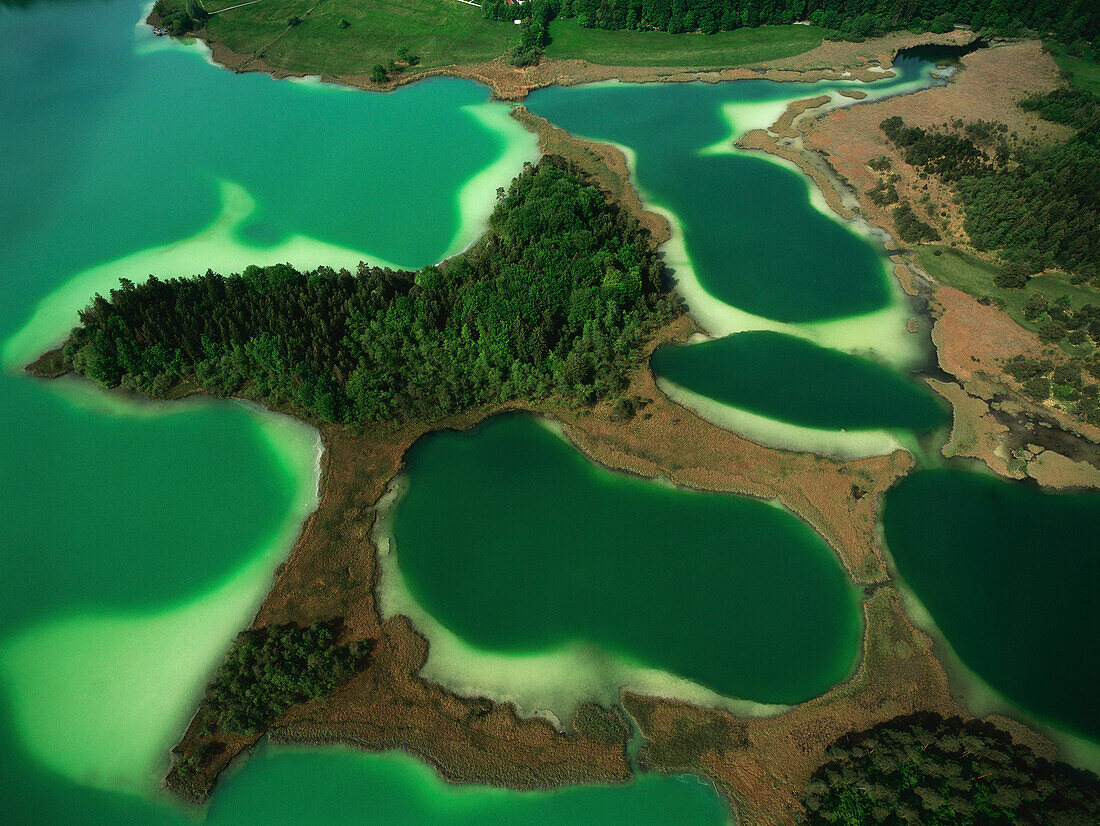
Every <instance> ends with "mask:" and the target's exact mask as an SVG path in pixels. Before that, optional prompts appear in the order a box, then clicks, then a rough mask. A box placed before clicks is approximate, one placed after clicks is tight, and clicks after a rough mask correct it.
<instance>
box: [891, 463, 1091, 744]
mask: <svg viewBox="0 0 1100 826" xmlns="http://www.w3.org/2000/svg"><path fill="white" fill-rule="evenodd" d="M883 521H884V524H885V529H886V541H887V543H888V545H889V547H890V552H891V553H892V554H893V557H894V560H895V561H896V563H897V567H898V571H899V572H900V573H901V575H902V577H903V578H904V579H905V582H906V583H908V585H909V586H910V587H912V589H913V591H914V592H915V593H916V595H917V597H918V598H919V599H920V600H921V602H922V603H924V605H925V607H926V608H927V609H928V610H929V612H930V613H931V614H932V616H933V617H934V618H935V620H936V623H937V625H938V626H939V627H940V628H941V629H942V631H943V634H944V636H945V637H946V638H947V640H948V641H949V642H950V643H951V646H952V647H953V648H954V649H955V652H956V653H957V654H958V655H959V657H960V658H961V659H962V661H963V662H964V663H965V664H966V665H967V666H968V667H970V668H971V669H973V670H974V671H976V672H977V673H978V674H979V675H980V676H981V677H982V678H983V679H985V680H986V681H988V682H989V683H990V685H992V686H993V687H994V688H995V689H997V690H998V691H1000V692H1002V693H1003V694H1005V695H1006V696H1007V697H1009V698H1011V699H1012V700H1015V701H1016V702H1019V703H1020V704H1021V705H1022V706H1024V707H1025V708H1027V709H1029V710H1030V711H1032V712H1033V713H1035V714H1037V715H1039V716H1040V717H1042V718H1045V719H1048V720H1050V721H1052V722H1055V723H1058V724H1061V725H1063V726H1068V727H1069V728H1071V729H1074V730H1076V731H1078V732H1080V733H1082V734H1084V735H1086V736H1088V737H1091V738H1093V739H1096V738H1097V737H1098V736H1100V708H1098V706H1097V703H1096V687H1097V685H1098V684H1100V657H1098V656H1097V652H1098V651H1100V600H1097V598H1096V589H1097V583H1100V532H1098V531H1097V527H1098V526H1100V496H1097V495H1095V494H1088V495H1073V494H1052V493H1042V492H1039V491H1037V490H1031V489H1027V488H1023V487H1020V486H1019V485H1010V484H1007V483H1005V482H1002V481H999V480H997V479H994V478H992V477H990V476H988V475H985V474H977V473H969V472H965V471H959V470H922V471H918V472H916V473H914V474H912V475H911V476H909V477H908V478H906V479H905V480H903V481H902V482H901V483H900V484H899V485H898V486H897V487H896V488H894V489H893V490H892V491H891V492H890V493H889V495H888V496H887V498H886V506H885V511H884V513H883Z"/></svg>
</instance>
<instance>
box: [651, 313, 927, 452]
mask: <svg viewBox="0 0 1100 826" xmlns="http://www.w3.org/2000/svg"><path fill="white" fill-rule="evenodd" d="M650 363H651V365H652V367H653V370H654V372H656V373H657V374H658V375H660V376H662V377H664V378H666V379H668V380H669V381H672V382H675V383H676V384H678V385H681V386H684V387H690V388H691V389H692V390H693V391H694V392H696V393H701V394H702V395H704V396H706V397H708V398H710V399H714V400H716V401H719V402H723V403H725V404H729V405H733V406H734V407H738V408H742V409H745V410H751V411H752V412H754V413H759V414H761V415H764V416H768V417H771V418H775V419H780V420H782V421H785V422H790V423H792V424H798V425H803V426H806V427H816V428H829V429H840V428H845V429H849V430H863V429H877V428H887V429H891V430H893V429H902V430H911V431H915V432H918V433H919V432H925V431H929V430H934V429H935V428H937V427H939V426H941V425H942V424H944V422H945V421H946V420H947V412H946V411H945V410H944V408H943V407H942V406H941V405H940V404H939V403H938V402H937V401H936V400H935V398H934V397H933V396H932V393H931V392H930V391H928V390H927V389H924V388H921V387H918V386H917V385H916V384H915V383H913V382H912V381H910V380H908V379H906V378H904V377H903V376H901V375H899V374H898V373H897V372H895V371H894V370H891V369H889V368H887V367H883V366H882V365H880V364H877V363H876V362H873V361H871V360H869V359H866V358H859V357H858V356H850V355H847V354H845V353H841V352H838V351H836V350H832V349H829V348H825V347H819V346H817V345H815V344H811V343H810V342H807V341H804V340H802V339H797V338H793V337H792V336H785V335H782V334H780V333H772V332H767V331H757V332H748V333H738V334H736V335H732V336H726V337H725V338H720V339H713V340H710V341H705V342H702V343H700V344H690V345H677V346H664V347H661V348H659V349H658V350H656V351H655V352H654V354H653V358H652V360H651V362H650Z"/></svg>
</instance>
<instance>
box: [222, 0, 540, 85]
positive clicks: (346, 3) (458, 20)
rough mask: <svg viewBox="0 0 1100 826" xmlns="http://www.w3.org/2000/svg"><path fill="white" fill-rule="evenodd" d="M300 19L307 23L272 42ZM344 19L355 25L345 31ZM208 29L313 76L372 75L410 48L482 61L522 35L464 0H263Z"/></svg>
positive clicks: (232, 44) (425, 63) (424, 61)
mask: <svg viewBox="0 0 1100 826" xmlns="http://www.w3.org/2000/svg"><path fill="white" fill-rule="evenodd" d="M234 2H235V0H217V3H215V0H205V5H206V7H207V8H208V9H214V8H224V7H228V6H232V5H234ZM315 4H316V8H315V9H314V10H313V12H312V13H310V14H309V15H307V14H306V12H307V11H308V9H310V7H312V6H314V5H315ZM295 16H297V17H301V18H302V22H301V23H300V24H298V25H297V26H295V27H293V28H292V29H290V31H288V32H287V33H286V34H285V35H284V36H283V37H281V38H279V40H278V41H277V42H275V43H274V44H273V45H271V46H270V47H268V44H269V43H271V41H272V40H274V39H275V38H276V37H278V35H279V34H280V33H282V32H284V31H285V30H286V28H287V20H288V19H289V18H291V17H295ZM341 20H347V21H348V23H349V24H350V25H349V26H348V27H347V28H345V29H341V28H340V27H339V25H338V24H339V23H340V21H341ZM207 30H208V31H209V32H210V34H211V36H212V37H213V38H214V39H216V40H219V41H221V42H222V43H224V44H225V45H226V46H228V47H229V48H230V49H232V50H233V51H235V52H239V53H241V54H252V53H254V52H256V51H257V50H259V49H264V48H265V47H266V49H265V53H264V55H263V60H264V62H266V63H267V64H268V65H270V66H274V67H276V68H280V69H288V70H291V71H296V72H303V73H306V74H323V73H328V74H342V75H357V74H368V73H369V72H370V70H371V67H372V66H374V65H375V64H377V63H381V64H383V65H386V64H387V63H389V61H390V60H392V59H395V57H396V54H397V49H398V48H400V47H402V46H404V47H406V48H407V49H408V50H409V51H410V52H412V53H413V54H415V55H419V57H420V64H419V65H420V66H421V67H423V68H432V67H436V66H447V65H450V64H454V63H460V64H461V63H480V62H483V61H488V60H493V59H494V58H497V57H500V56H501V55H502V54H505V53H506V52H508V51H509V50H510V49H511V48H512V46H513V45H515V43H516V42H517V41H518V39H519V33H518V31H517V30H518V26H515V25H513V24H512V23H500V22H497V21H493V20H486V19H484V18H483V17H482V16H481V9H477V8H474V7H473V6H468V5H466V4H465V3H459V2H457V0H341V2H336V0H321V2H320V3H317V0H263V1H262V2H260V3H255V4H253V5H250V6H245V7H243V8H240V9H233V10H232V11H227V12H225V13H223V14H216V15H213V16H212V17H211V18H210V20H209V22H208V23H207Z"/></svg>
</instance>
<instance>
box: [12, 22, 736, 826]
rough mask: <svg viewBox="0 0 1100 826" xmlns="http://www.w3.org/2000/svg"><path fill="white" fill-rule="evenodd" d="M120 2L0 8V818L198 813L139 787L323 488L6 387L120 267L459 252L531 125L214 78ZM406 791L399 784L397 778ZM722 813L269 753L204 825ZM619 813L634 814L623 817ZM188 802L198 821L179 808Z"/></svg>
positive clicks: (676, 798)
mask: <svg viewBox="0 0 1100 826" xmlns="http://www.w3.org/2000/svg"><path fill="white" fill-rule="evenodd" d="M141 14H142V10H141V8H140V7H139V6H138V5H137V4H136V3H133V2H105V3H89V4H80V3H73V4H68V3H63V4H48V3H47V4H35V5H32V6H30V7H28V8H25V9H24V8H8V7H4V8H0V42H3V43H4V46H3V48H0V73H3V76H4V77H5V79H6V82H5V83H4V84H3V85H2V86H0V111H3V112H4V117H5V127H6V128H5V129H4V130H0V151H2V152H3V153H4V157H5V158H7V162H6V163H4V164H3V165H2V166H0V187H2V189H3V191H4V193H5V197H4V198H3V199H0V261H2V270H0V340H2V341H3V347H4V359H5V370H4V371H3V372H0V385H2V386H0V423H2V424H3V436H2V442H0V448H2V450H3V451H4V453H5V455H6V457H7V463H6V465H5V468H6V469H7V472H6V473H5V474H4V475H3V481H2V482H0V484H2V485H3V491H2V492H3V497H2V504H0V509H2V515H0V523H2V524H3V525H4V531H2V532H0V559H2V560H3V568H2V572H3V576H2V577H0V580H2V582H0V595H2V596H0V688H2V691H0V703H2V705H0V708H2V709H3V713H2V715H0V764H2V765H3V766H4V770H3V772H2V773H0V811H2V812H3V813H4V819H5V821H6V822H10V823H19V824H23V823H27V824H32V823H33V824H38V823H51V824H54V823H56V824H64V823H74V824H75V823H82V824H83V823H103V824H121V823H127V824H130V823H150V824H154V823H155V824H161V823H192V822H195V818H196V816H197V813H194V812H187V813H184V812H181V811H180V810H179V809H178V808H177V807H176V806H175V804H173V803H172V802H171V801H167V800H164V799H162V798H161V797H160V796H159V795H158V793H157V792H156V788H157V781H158V779H159V775H160V774H161V773H162V772H163V770H164V768H165V761H166V759H167V748H168V746H169V745H170V744H171V743H172V742H173V739H174V738H175V737H176V736H177V735H178V733H179V731H181V730H182V728H183V726H184V724H185V723H186V717H187V715H188V713H189V712H190V710H191V709H192V708H193V704H194V702H195V698H196V696H197V693H198V692H199V691H201V686H202V683H203V681H204V679H205V676H206V674H207V673H208V672H209V670H210V669H211V668H212V667H213V666H214V665H215V664H216V662H217V660H218V658H219V656H220V653H221V651H222V650H224V647H225V645H226V644H227V643H228V640H229V639H230V638H231V637H232V636H233V635H234V634H235V633H236V631H237V630H238V629H239V628H240V627H241V626H242V625H244V624H246V623H247V621H248V618H249V616H250V615H251V613H252V611H253V610H254V609H255V605H256V603H257V601H258V600H259V599H260V598H262V596H263V594H264V593H265V592H266V590H267V589H268V587H269V585H270V576H271V571H272V569H273V568H274V567H275V565H276V564H277V562H278V561H279V559H280V558H281V557H282V556H283V555H285V553H286V550H287V548H288V547H289V544H290V542H291V541H292V539H293V536H294V534H295V533H296V531H297V528H298V525H299V524H300V522H301V519H302V518H303V517H304V515H305V514H306V512H307V511H308V509H309V508H310V507H312V503H313V501H314V483H315V468H314V463H315V459H316V449H317V445H316V436H315V434H313V433H311V432H310V431H308V429H306V428H302V427H298V426H296V425H293V424H292V423H289V422H285V421H280V420H277V419H271V418H269V417H260V416H259V415H258V414H257V413H256V412H255V411H253V410H251V409H249V408H247V407H245V406H243V405H238V404H231V403H221V402H212V401H209V400H207V401H202V402H184V403H179V404H172V405H153V404H149V403H147V402H142V401H140V400H136V399H135V400H127V399H125V398H124V397H122V396H120V395H118V394H115V395H113V396H109V397H108V396H106V395H104V394H103V393H101V392H99V391H98V390H96V389H95V388H92V387H91V386H89V385H87V384H86V383H83V382H79V381H76V380H63V381H60V382H53V383H49V382H39V381H34V380H30V379H27V378H24V377H22V376H20V375H19V371H20V368H21V367H22V365H23V363H25V361H26V360H27V359H29V358H32V357H33V356H35V355H37V353H38V352H39V351H40V350H41V349H42V348H44V347H45V346H48V345H49V344H50V343H51V342H53V341H56V340H57V339H58V338H59V337H61V336H63V335H64V334H65V332H66V331H67V329H68V327H69V326H71V325H72V324H73V323H75V321H76V311H77V310H78V309H79V307H80V306H81V305H82V304H83V303H84V302H85V301H87V299H88V298H89V297H90V295H91V293H92V292H94V291H95V290H106V289H109V288H110V286H111V285H112V284H114V283H117V279H118V278H119V277H120V276H127V277H131V278H143V277H144V276H145V275H147V274H149V273H150V272H156V273H157V274H158V275H161V276H168V275H186V274H190V273H192V272H196V271H201V270H203V269H205V268H206V267H207V266H212V267H214V268H216V269H220V270H221V271H229V270H230V269H233V268H237V269H239V268H240V267H243V266H244V265H245V264H247V263H250V262H252V261H257V262H264V261H270V262H274V261H279V260H290V261H292V262H293V263H296V264H299V265H301V266H308V265H313V264H318V263H336V264H342V265H346V266H354V264H355V263H356V262H357V261H358V260H360V259H361V258H364V257H366V258H369V259H370V260H373V261H379V262H383V263H386V262H389V263H393V264H396V265H406V266H420V265H423V264H426V263H431V262H433V261H436V260H439V259H440V258H442V257H444V256H446V255H449V254H451V253H453V252H455V251H457V250H458V249H461V248H462V247H463V246H464V245H465V244H467V243H469V242H470V241H471V240H473V238H474V237H475V236H476V234H477V233H478V232H479V226H480V225H481V223H482V222H483V220H484V217H485V215H487V213H488V210H489V209H491V207H492V205H493V200H494V199H493V193H494V192H495V189H496V187H497V186H500V185H503V184H505V183H507V181H508V180H509V179H510V178H511V177H512V175H514V173H515V171H516V170H517V169H518V168H519V167H520V165H521V164H522V162H523V160H525V159H528V158H531V157H533V153H534V141H533V138H531V137H530V136H528V135H527V134H526V133H525V132H523V131H522V130H521V129H520V128H519V127H518V126H517V125H515V124H514V123H512V122H511V121H509V120H508V118H507V111H506V109H505V108H504V107H502V106H496V105H489V104H488V103H487V99H488V92H487V91H486V90H485V89H484V88H482V87H478V86H476V85H474V84H471V83H466V82H462V81H451V80H441V81H432V82H428V83H423V84H418V85H417V86H414V87H409V88H408V89H406V90H402V91H401V92H400V93H398V94H394V95H385V96H374V95H362V94H357V93H353V92H350V91H347V90H340V89H333V88H324V87H319V86H310V85H304V84H297V83H290V82H275V81H273V80H271V79H270V78H267V77H264V76H260V75H242V76H237V75H233V74H231V73H229V72H225V71H224V70H221V69H218V68H215V67H213V66H209V65H207V64H205V62H204V60H203V58H202V56H201V53H200V52H199V51H198V50H197V49H186V48H181V47H179V46H176V45H173V44H169V43H166V42H163V41H156V40H154V39H153V38H152V37H151V36H150V35H149V34H148V32H147V30H145V29H144V28H138V29H135V23H136V22H137V21H138V20H139V18H140V16H141ZM395 792H396V793H395ZM576 811H593V812H606V817H607V818H609V819H613V818H614V817H622V818H627V819H630V818H632V817H633V816H634V815H636V814H637V813H638V812H640V811H645V812H647V813H648V814H649V815H652V816H659V815H660V813H665V814H666V815H667V817H668V822H670V823H672V822H697V823H716V822H722V820H723V819H724V807H723V805H722V803H721V802H720V800H719V798H718V797H717V796H716V795H715V794H714V793H713V791H712V790H710V789H709V787H705V786H702V785H701V784H694V785H693V784H685V783H684V782H683V781H680V780H675V779H660V778H653V779H648V778H647V779H645V780H643V781H641V782H639V783H638V784H635V785H633V786H629V787H623V788H618V789H601V788H594V789H580V790H576V791H572V792H570V793H568V794H566V795H562V796H560V797H559V796H557V795H554V794H541V795H513V794H509V793H506V792H501V791H496V790H480V789H473V790H470V789H467V790H462V791H453V790H450V789H449V788H448V787H446V786H444V785H443V784H441V783H440V782H439V781H438V780H434V779H433V778H432V773H431V771H430V770H429V769H427V768H426V767H423V766H420V765H419V764H417V763H415V762H414V761H412V760H411V759H410V758H406V757H404V756H401V755H381V756H368V755H359V754H348V753H344V752H336V751H334V752H323V753H318V752H313V753H309V754H300V753H276V754H268V753H266V752H265V753H264V754H262V755H261V756H259V757H257V758H256V759H254V760H252V761H250V762H249V763H248V765H247V766H246V767H245V769H244V770H243V771H241V772H239V773H237V774H235V775H234V776H233V778H232V779H231V780H230V781H229V782H227V783H226V784H225V788H224V790H223V794H222V795H220V796H219V798H218V800H217V802H216V803H215V805H214V807H213V808H212V809H211V811H210V813H209V815H208V816H207V818H206V819H208V820H209V821H211V822H213V823H241V822H264V823H280V822H281V823H303V822H311V820H312V822H320V821H323V822H326V823H329V822H336V823H339V822H349V823H350V822H356V823H360V822H379V823H390V822H398V823H401V822H404V823H419V822H424V821H425V819H430V820H433V821H437V822H454V823H463V822H469V821H470V819H471V818H475V817H480V815H479V814H478V813H479V812H481V813H484V816H486V817H492V818H493V819H503V820H506V821H508V820H510V822H517V823H519V822H524V821H525V820H527V821H535V822H547V821H554V820H559V819H561V818H565V817H572V814H571V813H574V812H576ZM632 813H634V815H632ZM198 816H201V813H200V814H199V815H198Z"/></svg>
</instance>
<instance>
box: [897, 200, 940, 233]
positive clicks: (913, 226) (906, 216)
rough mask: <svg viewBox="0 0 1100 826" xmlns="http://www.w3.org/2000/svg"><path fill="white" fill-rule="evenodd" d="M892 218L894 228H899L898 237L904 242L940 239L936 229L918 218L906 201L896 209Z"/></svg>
mask: <svg viewBox="0 0 1100 826" xmlns="http://www.w3.org/2000/svg"><path fill="white" fill-rule="evenodd" d="M891 216H892V217H893V219H894V226H895V227H896V228H897V231H898V235H899V236H900V237H901V239H902V240H903V241H909V242H910V243H919V242H921V241H938V240H939V238H940V234H939V232H937V231H936V229H935V227H933V226H932V225H931V224H928V223H925V222H924V221H922V220H921V219H920V218H918V217H917V216H916V213H914V212H913V208H912V207H911V206H909V203H908V202H906V201H903V202H901V203H900V204H899V205H898V206H896V207H894V211H893V212H892V213H891Z"/></svg>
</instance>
